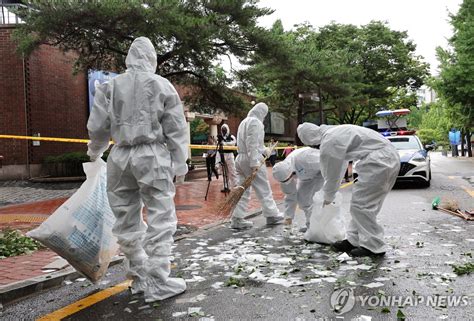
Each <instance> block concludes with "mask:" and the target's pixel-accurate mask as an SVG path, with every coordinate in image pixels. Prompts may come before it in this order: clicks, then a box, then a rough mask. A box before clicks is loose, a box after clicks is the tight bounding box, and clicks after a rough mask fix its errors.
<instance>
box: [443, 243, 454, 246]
mask: <svg viewBox="0 0 474 321" xmlns="http://www.w3.org/2000/svg"><path fill="white" fill-rule="evenodd" d="M441 246H444V247H455V246H457V245H456V244H452V243H445V244H441Z"/></svg>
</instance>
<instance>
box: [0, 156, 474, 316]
mask: <svg viewBox="0 0 474 321" xmlns="http://www.w3.org/2000/svg"><path fill="white" fill-rule="evenodd" d="M432 173H433V181H432V184H431V187H430V188H420V187H417V186H411V185H397V186H396V187H395V189H394V190H393V191H392V192H391V193H390V194H389V195H388V197H387V199H386V201H385V203H384V206H383V209H382V212H381V214H380V215H379V220H380V222H381V223H382V225H383V226H384V228H385V234H386V240H387V243H388V244H389V246H390V250H389V251H388V252H387V255H386V256H385V257H384V258H381V259H369V258H362V259H358V260H352V259H345V260H342V258H341V259H338V256H339V255H340V253H335V252H333V251H331V249H330V248H329V247H327V246H322V245H318V244H311V243H306V242H305V241H303V240H302V234H301V233H298V232H296V231H293V232H291V231H290V230H288V229H285V227H283V226H277V227H273V228H266V227H265V226H264V225H263V223H264V220H263V218H262V217H261V216H258V217H256V218H254V219H253V220H254V223H255V226H256V227H255V228H253V229H251V230H248V231H245V232H239V233H236V232H233V231H231V230H229V229H228V228H226V227H225V226H220V227H217V228H214V229H212V230H209V231H204V232H202V231H201V232H197V233H195V234H194V235H191V236H189V237H188V238H186V239H183V240H181V241H179V242H177V244H176V248H175V251H174V253H175V260H174V263H175V264H176V265H175V266H174V268H173V272H172V273H173V274H174V275H180V276H183V277H184V278H185V279H187V280H188V290H187V291H186V292H185V293H184V294H182V295H180V296H177V297H174V298H171V299H168V300H165V301H162V302H159V303H158V304H155V305H152V304H146V303H144V302H143V299H142V298H141V297H139V296H137V297H132V296H131V294H130V293H129V292H128V291H122V292H120V293H118V294H115V295H112V296H110V297H108V298H105V299H104V300H102V301H100V302H98V303H96V304H94V305H91V306H88V307H85V308H84V306H83V307H82V308H83V309H82V310H80V311H78V312H76V313H73V314H71V315H69V316H67V317H65V320H160V319H161V320H186V319H190V320H192V319H196V320H197V319H201V320H209V319H215V320H255V319H260V320H314V319H318V318H325V319H336V318H338V319H346V320H351V319H354V318H359V320H370V318H372V320H385V319H386V320H393V319H396V318H397V313H403V314H404V315H405V316H406V317H407V319H412V320H434V319H449V320H454V319H458V320H469V319H472V318H473V315H474V289H473V288H472V284H474V282H473V281H474V277H473V274H470V275H460V276H458V275H456V274H455V273H453V268H452V266H451V265H452V264H457V265H461V264H466V263H468V262H470V263H474V260H473V258H472V255H473V254H474V223H473V222H466V221H463V220H462V219H460V218H457V217H453V216H450V215H448V214H444V213H442V212H439V211H434V210H432V209H431V201H432V200H433V198H434V197H435V196H440V197H441V198H442V199H452V200H456V201H457V202H458V203H459V205H460V207H461V208H470V209H472V208H474V201H473V196H472V194H473V193H474V162H473V160H465V159H464V160H463V159H452V158H446V157H442V156H440V154H436V153H435V154H433V155H432ZM351 189H352V187H348V188H345V189H343V190H342V193H343V195H344V203H343V207H342V209H343V212H344V213H345V218H346V220H347V219H348V214H347V209H348V207H349V201H350V193H351ZM302 216H303V215H302V213H298V214H297V223H298V224H301V223H302ZM124 280H125V277H124V271H123V267H122V266H121V265H119V266H115V267H112V268H111V269H109V274H108V275H107V277H106V278H105V279H104V280H102V281H101V282H100V283H99V284H98V285H93V284H90V283H89V282H88V281H76V282H73V283H71V284H64V285H63V286H60V287H57V288H54V289H51V290H47V291H43V292H38V293H37V294H36V295H33V296H31V297H29V298H26V299H23V300H21V301H18V302H15V303H12V304H9V305H8V306H4V307H3V310H2V311H1V314H0V319H1V320H34V319H37V318H39V317H41V316H45V315H48V314H49V313H51V312H53V311H56V310H58V309H60V308H62V307H65V306H68V305H70V304H72V303H74V302H76V301H78V300H80V299H82V298H86V297H89V296H90V295H92V294H93V293H97V292H100V291H101V290H102V289H107V288H109V287H110V286H112V285H115V284H117V283H120V282H123V281H124ZM291 283H292V284H293V285H292V286H289V285H291ZM287 286H288V287H287ZM335 291H336V292H335ZM337 294H341V295H342V296H343V295H344V294H347V296H346V298H348V300H345V301H344V300H342V301H338V302H339V303H340V304H339V305H338V306H335V305H334V304H333V305H331V297H332V299H333V300H335V299H336V295H337ZM340 298H341V297H340ZM448 301H449V302H448ZM344 303H345V304H344ZM84 304H86V305H87V303H84ZM335 309H336V310H337V309H339V310H340V311H341V310H342V311H343V312H345V313H343V314H338V312H336V311H335ZM76 310H78V309H76ZM346 310H347V312H346ZM71 311H75V310H72V309H70V310H69V313H72V312H71ZM66 314H68V313H66ZM66 314H64V315H66Z"/></svg>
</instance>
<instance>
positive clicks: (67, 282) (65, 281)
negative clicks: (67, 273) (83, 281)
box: [63, 280, 72, 285]
mask: <svg viewBox="0 0 474 321" xmlns="http://www.w3.org/2000/svg"><path fill="white" fill-rule="evenodd" d="M63 283H64V284H66V285H69V284H72V281H69V280H64V282H63Z"/></svg>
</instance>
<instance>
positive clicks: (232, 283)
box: [225, 277, 245, 288]
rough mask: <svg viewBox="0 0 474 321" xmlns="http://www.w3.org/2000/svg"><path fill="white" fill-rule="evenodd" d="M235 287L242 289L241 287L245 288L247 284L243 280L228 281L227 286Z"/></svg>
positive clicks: (230, 279) (231, 278) (232, 279)
mask: <svg viewBox="0 0 474 321" xmlns="http://www.w3.org/2000/svg"><path fill="white" fill-rule="evenodd" d="M233 285H235V286H237V287H239V288H240V287H243V286H245V282H244V281H243V280H242V279H239V278H233V277H230V278H229V279H228V280H227V281H226V283H225V286H233Z"/></svg>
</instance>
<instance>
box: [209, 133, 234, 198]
mask: <svg viewBox="0 0 474 321" xmlns="http://www.w3.org/2000/svg"><path fill="white" fill-rule="evenodd" d="M217 152H219V155H220V157H221V162H220V163H221V168H222V178H223V181H224V189H223V190H222V191H221V192H223V193H225V194H226V195H227V193H229V192H230V188H229V176H228V174H227V164H226V162H225V158H224V146H223V144H222V137H221V136H220V135H219V137H218V143H217V145H216V149H215V150H214V153H215V155H217ZM210 186H211V181H208V183H207V189H206V196H204V200H205V201H207V196H208V195H209V187H210Z"/></svg>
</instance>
